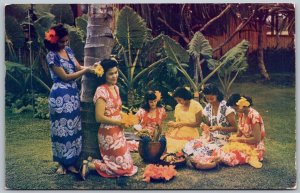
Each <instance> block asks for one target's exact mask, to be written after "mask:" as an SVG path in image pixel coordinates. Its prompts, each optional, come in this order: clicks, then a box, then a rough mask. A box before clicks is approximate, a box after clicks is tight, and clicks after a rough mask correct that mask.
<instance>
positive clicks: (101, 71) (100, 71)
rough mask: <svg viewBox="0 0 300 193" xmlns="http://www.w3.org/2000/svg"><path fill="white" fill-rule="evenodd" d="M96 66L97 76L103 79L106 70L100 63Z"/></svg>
mask: <svg viewBox="0 0 300 193" xmlns="http://www.w3.org/2000/svg"><path fill="white" fill-rule="evenodd" d="M95 64H96V67H95V74H96V75H97V76H98V77H102V76H103V74H104V69H103V67H102V65H101V64H100V62H98V63H95Z"/></svg>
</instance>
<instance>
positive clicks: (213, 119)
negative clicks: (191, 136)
mask: <svg viewBox="0 0 300 193" xmlns="http://www.w3.org/2000/svg"><path fill="white" fill-rule="evenodd" d="M203 93H204V95H205V100H206V102H207V105H206V106H205V108H204V109H203V111H202V114H203V117H204V118H205V121H204V123H201V125H200V128H201V129H202V130H203V132H202V135H201V137H200V138H199V139H195V140H192V141H190V142H188V143H187V144H186V145H185V147H184V149H183V151H184V153H186V154H187V155H190V156H191V158H192V159H195V161H197V162H198V163H202V164H204V163H206V162H208V161H214V159H217V156H216V153H217V150H218V149H220V147H222V146H223V145H225V144H226V143H227V141H228V138H229V137H230V134H231V133H232V132H236V131H237V125H236V122H235V112H234V109H233V108H231V107H228V106H226V101H225V100H223V99H224V96H223V93H222V92H221V91H220V90H219V89H218V87H217V86H216V85H214V84H207V85H206V86H205V87H204V90H203ZM213 154H214V155H213Z"/></svg>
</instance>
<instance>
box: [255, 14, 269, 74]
mask: <svg viewBox="0 0 300 193" xmlns="http://www.w3.org/2000/svg"><path fill="white" fill-rule="evenodd" d="M263 26H264V21H262V19H260V21H259V23H258V41H257V45H258V49H257V51H258V52H257V59H258V68H259V70H260V73H261V75H262V76H263V77H264V78H265V79H266V80H270V76H269V74H268V72H267V69H266V66H265V63H264V49H263Z"/></svg>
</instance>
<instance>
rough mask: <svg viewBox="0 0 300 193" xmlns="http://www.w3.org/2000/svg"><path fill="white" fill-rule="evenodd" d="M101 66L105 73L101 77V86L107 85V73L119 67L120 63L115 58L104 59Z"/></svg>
mask: <svg viewBox="0 0 300 193" xmlns="http://www.w3.org/2000/svg"><path fill="white" fill-rule="evenodd" d="M100 64H101V66H102V67H103V70H104V73H103V75H102V76H101V77H100V85H102V84H105V83H106V73H107V71H108V70H109V69H111V68H114V67H118V61H117V60H116V59H115V58H109V59H104V60H102V61H101V62H100Z"/></svg>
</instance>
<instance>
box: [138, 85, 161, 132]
mask: <svg viewBox="0 0 300 193" xmlns="http://www.w3.org/2000/svg"><path fill="white" fill-rule="evenodd" d="M160 98H161V93H160V92H159V91H152V90H150V91H147V92H146V94H145V96H144V100H143V103H142V105H141V108H140V109H139V110H138V112H137V113H136V116H137V117H138V118H139V121H140V123H139V124H138V125H135V126H134V127H135V129H136V130H139V131H140V130H147V131H148V132H149V134H150V135H151V136H153V134H154V131H155V129H157V128H158V126H160V125H161V124H162V122H163V120H164V119H165V118H166V117H167V114H166V110H165V108H164V107H163V106H162V105H161V102H160ZM159 128H160V127H159ZM157 132H159V133H161V131H157Z"/></svg>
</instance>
